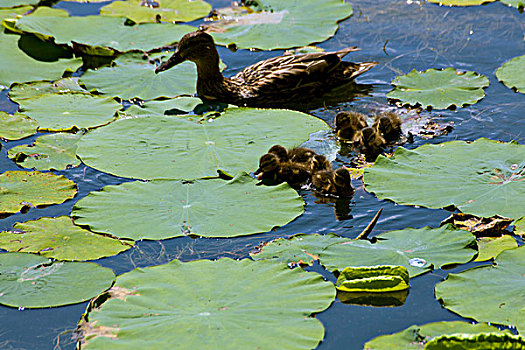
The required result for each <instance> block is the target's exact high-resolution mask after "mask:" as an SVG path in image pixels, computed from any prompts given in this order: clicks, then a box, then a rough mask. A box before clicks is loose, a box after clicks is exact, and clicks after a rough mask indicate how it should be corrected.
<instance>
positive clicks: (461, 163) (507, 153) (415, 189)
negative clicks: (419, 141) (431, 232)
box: [364, 138, 525, 218]
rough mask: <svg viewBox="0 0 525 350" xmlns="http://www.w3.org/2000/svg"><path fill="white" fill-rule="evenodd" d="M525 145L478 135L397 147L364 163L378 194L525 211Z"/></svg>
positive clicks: (485, 212)
mask: <svg viewBox="0 0 525 350" xmlns="http://www.w3.org/2000/svg"><path fill="white" fill-rule="evenodd" d="M524 159H525V146H523V145H520V144H518V143H516V142H510V143H501V142H497V141H492V140H488V139H485V138H480V139H478V140H476V141H474V142H472V143H467V142H464V141H451V142H445V143H442V144H435V145H431V144H425V145H423V146H421V147H418V148H416V149H413V150H407V149H405V148H402V147H399V148H398V149H397V150H396V152H395V153H394V155H393V157H392V158H386V157H383V156H379V157H378V158H377V160H376V162H375V164H374V166H373V167H372V168H369V169H365V176H364V182H365V184H366V189H367V190H368V191H369V192H372V193H374V194H375V195H376V196H377V197H378V198H380V199H390V200H393V201H394V202H396V203H399V204H409V205H421V206H425V207H429V208H446V207H450V206H455V207H456V208H458V209H459V210H461V211H462V212H463V213H468V214H474V215H477V216H483V217H491V216H493V215H496V214H497V215H500V216H505V217H507V218H521V217H522V216H525V181H523V180H524V179H525V160H524Z"/></svg>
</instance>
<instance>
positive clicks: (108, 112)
mask: <svg viewBox="0 0 525 350" xmlns="http://www.w3.org/2000/svg"><path fill="white" fill-rule="evenodd" d="M121 107H122V106H121V105H120V103H117V102H116V101H115V100H113V99H111V98H105V97H101V96H95V95H91V94H85V93H73V92H70V93H64V94H45V95H41V96H37V97H34V98H30V99H26V100H23V101H20V111H21V112H23V113H25V114H27V115H28V116H30V117H31V118H32V119H34V120H36V121H37V122H38V125H39V128H38V130H39V131H69V130H75V129H83V128H94V127H97V126H100V125H104V124H107V123H109V122H110V121H112V120H113V119H114V114H115V112H116V111H117V110H118V109H119V108H121Z"/></svg>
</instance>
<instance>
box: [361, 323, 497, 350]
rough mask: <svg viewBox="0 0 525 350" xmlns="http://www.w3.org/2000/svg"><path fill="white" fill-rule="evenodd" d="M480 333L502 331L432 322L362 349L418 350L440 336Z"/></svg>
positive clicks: (380, 339)
mask: <svg viewBox="0 0 525 350" xmlns="http://www.w3.org/2000/svg"><path fill="white" fill-rule="evenodd" d="M480 332H502V331H500V330H499V329H498V328H496V327H494V326H489V325H487V324H485V323H477V324H471V323H468V322H463V321H449V322H434V323H427V324H424V325H421V326H418V325H413V326H410V327H408V328H407V329H405V330H403V331H401V332H398V333H394V334H389V335H382V336H379V337H376V338H374V339H372V340H370V341H369V342H367V343H366V344H365V347H364V348H365V349H366V350H392V349H405V350H410V349H414V350H420V349H422V348H423V346H424V344H425V343H426V342H428V341H430V340H431V339H434V338H435V337H439V336H441V335H445V334H457V333H463V334H476V333H480ZM502 333H503V332H502ZM503 334H504V333H503ZM425 349H426V348H425Z"/></svg>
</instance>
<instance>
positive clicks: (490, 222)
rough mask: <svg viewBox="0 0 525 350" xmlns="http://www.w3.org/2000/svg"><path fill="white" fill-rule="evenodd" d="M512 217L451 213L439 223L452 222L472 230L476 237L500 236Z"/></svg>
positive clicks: (459, 226) (461, 227)
mask: <svg viewBox="0 0 525 350" xmlns="http://www.w3.org/2000/svg"><path fill="white" fill-rule="evenodd" d="M512 221H513V220H512V219H509V218H504V217H503V216H499V215H494V216H492V217H490V218H482V217H479V216H476V215H472V214H463V213H453V214H452V215H450V216H449V217H448V218H446V219H445V220H443V221H441V225H444V224H452V225H454V226H456V227H457V228H460V229H462V230H466V231H469V232H472V233H473V234H474V235H475V236H476V237H488V236H501V235H502V234H504V233H505V232H504V231H505V230H506V229H507V227H509V225H510V224H511V223H512Z"/></svg>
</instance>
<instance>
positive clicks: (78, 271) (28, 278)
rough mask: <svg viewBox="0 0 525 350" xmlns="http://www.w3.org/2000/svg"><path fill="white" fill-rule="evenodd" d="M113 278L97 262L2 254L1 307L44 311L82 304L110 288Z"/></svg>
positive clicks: (0, 270) (109, 271) (0, 275)
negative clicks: (40, 309)
mask: <svg viewBox="0 0 525 350" xmlns="http://www.w3.org/2000/svg"><path fill="white" fill-rule="evenodd" d="M114 279H115V274H114V273H113V271H112V270H111V269H108V268H106V267H102V266H100V265H97V264H95V263H86V262H67V261H65V262H64V261H62V262H59V261H53V262H51V261H50V260H49V259H47V258H44V257H43V256H38V255H33V254H26V253H4V254H0V304H3V305H6V306H12V307H19V308H44V307H53V306H61V305H69V304H76V303H80V302H82V301H85V300H89V299H91V298H93V297H94V296H96V295H97V294H99V293H101V292H103V291H104V290H106V289H108V288H109V287H111V285H112V284H113V281H114ZM72 285H74V286H75V287H74V288H72V287H71V286H72Z"/></svg>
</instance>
